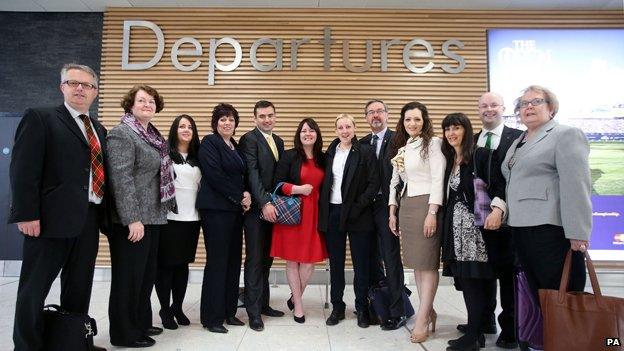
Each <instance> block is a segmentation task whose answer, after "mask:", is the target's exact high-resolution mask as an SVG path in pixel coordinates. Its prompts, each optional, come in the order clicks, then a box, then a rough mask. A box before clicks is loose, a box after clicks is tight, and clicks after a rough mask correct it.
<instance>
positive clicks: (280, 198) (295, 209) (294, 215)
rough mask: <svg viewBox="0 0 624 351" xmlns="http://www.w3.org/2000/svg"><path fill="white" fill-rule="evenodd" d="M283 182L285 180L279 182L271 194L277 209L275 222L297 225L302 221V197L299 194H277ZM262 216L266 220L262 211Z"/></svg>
mask: <svg viewBox="0 0 624 351" xmlns="http://www.w3.org/2000/svg"><path fill="white" fill-rule="evenodd" d="M283 184H284V183H283V182H280V183H278V184H277V186H276V187H275V190H273V193H272V194H271V202H272V203H273V205H274V206H275V209H276V210H277V219H276V220H275V223H280V224H287V225H297V224H299V223H301V199H300V198H299V197H298V196H284V195H277V194H276V193H277V190H278V189H279V188H281V187H282V185H283ZM260 218H262V219H264V220H266V219H265V218H264V217H263V216H262V213H260Z"/></svg>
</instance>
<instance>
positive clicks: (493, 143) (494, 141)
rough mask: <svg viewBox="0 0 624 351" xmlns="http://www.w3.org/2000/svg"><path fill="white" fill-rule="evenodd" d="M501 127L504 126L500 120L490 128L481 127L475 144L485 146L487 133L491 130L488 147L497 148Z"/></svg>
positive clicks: (501, 134)
mask: <svg viewBox="0 0 624 351" xmlns="http://www.w3.org/2000/svg"><path fill="white" fill-rule="evenodd" d="M503 128H505V123H503V122H501V123H500V124H499V125H498V126H497V127H496V128H494V129H492V130H488V129H485V128H481V134H479V140H477V146H480V147H485V141H486V140H487V133H488V132H492V139H491V140H490V147H491V148H492V149H493V150H496V149H498V145H499V144H500V140H501V137H502V136H503Z"/></svg>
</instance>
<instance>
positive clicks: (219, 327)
mask: <svg viewBox="0 0 624 351" xmlns="http://www.w3.org/2000/svg"><path fill="white" fill-rule="evenodd" d="M205 328H206V329H208V331H209V332H211V333H219V334H225V333H227V332H228V330H227V329H225V327H224V326H222V325H215V326H212V327H205Z"/></svg>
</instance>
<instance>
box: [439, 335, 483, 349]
mask: <svg viewBox="0 0 624 351" xmlns="http://www.w3.org/2000/svg"><path fill="white" fill-rule="evenodd" d="M466 340H467V339H466V336H465V335H464V336H462V337H460V338H458V339H453V340H449V341H448V344H449V346H454V347H457V346H458V345H461V344H470V343H467V342H466ZM477 343H478V345H479V347H481V348H484V347H485V335H483V334H480V335H479V337H478V338H477Z"/></svg>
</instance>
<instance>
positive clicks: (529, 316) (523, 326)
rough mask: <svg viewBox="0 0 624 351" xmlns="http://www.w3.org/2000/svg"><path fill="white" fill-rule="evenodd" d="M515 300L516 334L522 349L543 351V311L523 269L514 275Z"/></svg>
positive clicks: (517, 269)
mask: <svg viewBox="0 0 624 351" xmlns="http://www.w3.org/2000/svg"><path fill="white" fill-rule="evenodd" d="M514 290H515V293H514V299H515V308H516V309H515V311H516V334H517V338H518V344H519V345H520V349H522V350H528V349H529V347H530V348H532V349H534V350H542V349H543V347H544V327H543V320H542V311H541V308H540V305H539V302H538V301H537V299H536V298H535V295H533V293H532V292H531V287H530V286H529V281H528V280H527V277H526V273H525V272H524V270H522V267H517V268H516V274H515V275H514Z"/></svg>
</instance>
